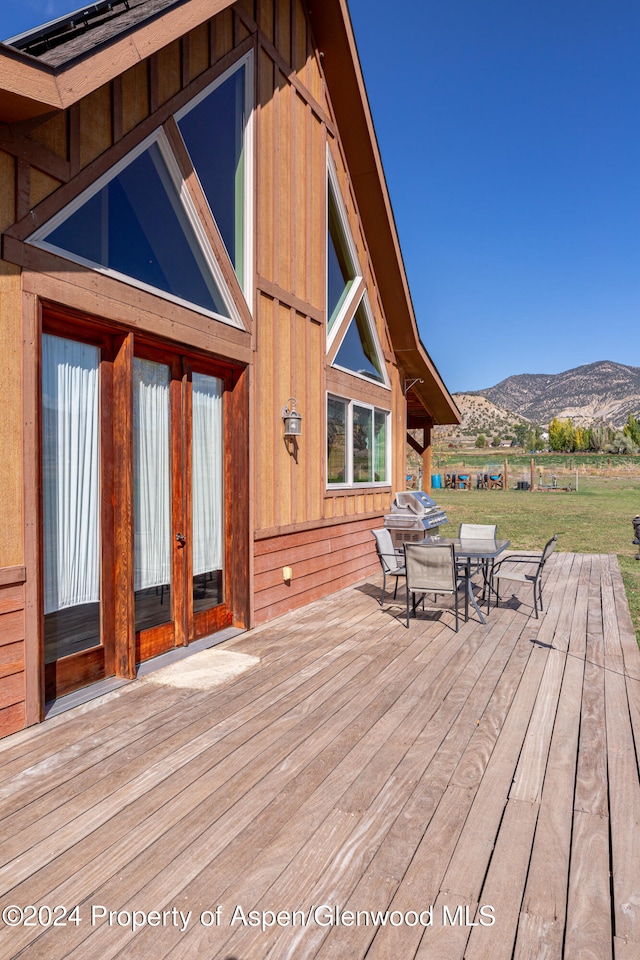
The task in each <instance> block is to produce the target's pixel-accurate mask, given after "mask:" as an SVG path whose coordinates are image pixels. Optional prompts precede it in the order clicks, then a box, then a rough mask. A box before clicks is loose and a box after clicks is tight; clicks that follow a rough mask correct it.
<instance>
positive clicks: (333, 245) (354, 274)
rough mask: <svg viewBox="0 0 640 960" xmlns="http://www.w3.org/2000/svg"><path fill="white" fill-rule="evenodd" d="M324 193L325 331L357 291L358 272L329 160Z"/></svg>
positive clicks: (333, 328) (335, 323)
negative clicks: (325, 237) (325, 241)
mask: <svg viewBox="0 0 640 960" xmlns="http://www.w3.org/2000/svg"><path fill="white" fill-rule="evenodd" d="M328 170H329V174H328V191H327V331H328V334H329V342H330V341H331V339H332V337H331V334H332V332H335V331H336V330H337V329H338V327H339V326H340V322H341V320H342V319H343V318H344V317H345V315H346V314H347V312H348V310H349V307H350V305H351V304H352V302H353V299H354V297H355V296H356V294H357V290H358V286H359V284H358V281H360V280H361V279H362V272H361V270H360V266H359V264H358V256H357V253H356V248H355V244H354V242H353V238H352V236H351V231H350V230H349V221H348V219H347V211H346V210H345V208H344V203H343V202H342V197H341V196H340V188H339V186H338V177H337V175H336V172H335V170H334V168H333V164H332V163H331V161H330V160H329V163H328Z"/></svg>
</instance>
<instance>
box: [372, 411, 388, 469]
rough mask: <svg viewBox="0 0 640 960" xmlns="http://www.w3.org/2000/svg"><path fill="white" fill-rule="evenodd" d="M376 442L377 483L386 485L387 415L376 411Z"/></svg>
mask: <svg viewBox="0 0 640 960" xmlns="http://www.w3.org/2000/svg"><path fill="white" fill-rule="evenodd" d="M374 427H375V440H374V453H375V477H374V479H375V481H376V483H384V482H386V480H387V414H386V413H383V412H382V411H381V410H376V412H375V416H374Z"/></svg>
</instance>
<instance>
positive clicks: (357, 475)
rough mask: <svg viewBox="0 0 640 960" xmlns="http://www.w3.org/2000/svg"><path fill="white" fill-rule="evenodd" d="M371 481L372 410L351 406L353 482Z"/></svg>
mask: <svg viewBox="0 0 640 960" xmlns="http://www.w3.org/2000/svg"><path fill="white" fill-rule="evenodd" d="M372 481H373V410H368V409H366V408H365V407H358V406H356V404H354V405H353V482H354V483H371V482H372Z"/></svg>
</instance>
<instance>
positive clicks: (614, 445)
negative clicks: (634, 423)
mask: <svg viewBox="0 0 640 960" xmlns="http://www.w3.org/2000/svg"><path fill="white" fill-rule="evenodd" d="M637 452H638V445H637V444H636V443H634V442H633V440H632V439H631V437H629V436H627V434H626V433H623V431H622V430H616V432H615V433H614V435H613V437H612V438H611V441H610V442H609V444H608V445H607V453H618V454H627V455H630V454H634V453H637Z"/></svg>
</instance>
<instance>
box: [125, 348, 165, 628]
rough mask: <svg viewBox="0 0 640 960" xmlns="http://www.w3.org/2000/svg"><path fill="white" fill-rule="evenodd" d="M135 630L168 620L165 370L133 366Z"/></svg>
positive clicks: (157, 366) (153, 365) (162, 366)
mask: <svg viewBox="0 0 640 960" xmlns="http://www.w3.org/2000/svg"><path fill="white" fill-rule="evenodd" d="M133 382H134V387H133V389H134V392H133V457H134V460H133V493H134V545H135V552H134V556H135V562H134V590H135V608H136V630H144V629H146V628H147V627H152V626H155V625H157V624H160V623H166V622H167V621H169V620H171V619H172V615H171V478H170V459H169V457H170V446H169V383H170V375H169V367H168V366H166V365H165V364H163V363H154V362H153V361H152V360H140V359H138V357H135V358H134V362H133Z"/></svg>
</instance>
